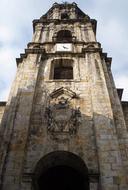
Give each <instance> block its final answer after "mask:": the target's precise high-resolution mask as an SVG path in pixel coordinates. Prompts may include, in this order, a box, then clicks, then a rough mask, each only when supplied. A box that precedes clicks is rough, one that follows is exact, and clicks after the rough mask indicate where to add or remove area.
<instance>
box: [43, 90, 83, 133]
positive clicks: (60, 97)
mask: <svg viewBox="0 0 128 190" xmlns="http://www.w3.org/2000/svg"><path fill="white" fill-rule="evenodd" d="M75 97H76V94H75V93H74V92H72V91H70V90H68V89H65V88H60V89H58V90H57V91H54V92H53V93H52V94H51V100H50V103H49V106H48V107H47V108H46V118H47V130H48V132H51V133H58V132H59V133H62V132H63V133H69V134H71V135H73V134H76V132H77V131H78V127H79V125H80V120H81V113H80V108H79V107H78V108H74V107H73V104H72V100H73V99H74V98H75Z"/></svg>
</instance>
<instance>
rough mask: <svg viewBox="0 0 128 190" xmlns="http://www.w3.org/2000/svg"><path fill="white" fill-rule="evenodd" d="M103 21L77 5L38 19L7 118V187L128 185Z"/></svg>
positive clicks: (108, 188)
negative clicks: (101, 34)
mask: <svg viewBox="0 0 128 190" xmlns="http://www.w3.org/2000/svg"><path fill="white" fill-rule="evenodd" d="M96 24H97V22H96V20H94V19H90V17H89V16H88V15H86V14H85V13H83V12H82V11H81V10H80V9H79V8H78V6H77V5H76V3H71V4H69V3H62V4H58V3H54V4H53V6H52V7H51V8H50V10H49V11H48V12H47V13H46V14H45V15H43V16H42V17H41V18H40V19H38V20H34V21H33V31H34V34H33V39H32V42H30V43H29V44H28V46H27V49H25V53H24V54H21V56H20V58H18V59H16V61H17V67H18V69H17V74H16V78H15V81H14V83H13V85H12V88H11V92H10V96H9V100H8V102H7V103H6V107H5V110H4V114H3V118H2V121H1V127H0V135H1V142H0V189H1V190H42V189H44V190H51V189H53V190H54V189H55V190H128V130H127V126H128V123H127V122H126V121H125V117H124V113H123V109H122V103H121V100H120V96H119V94H120V92H121V90H117V89H116V87H115V84H114V81H113V77H112V73H111V58H109V57H107V54H106V53H103V51H102V48H101V44H100V43H99V42H97V41H96ZM126 104H127V103H126ZM127 106H128V104H127ZM127 108H128V107H127ZM127 113H128V112H127Z"/></svg>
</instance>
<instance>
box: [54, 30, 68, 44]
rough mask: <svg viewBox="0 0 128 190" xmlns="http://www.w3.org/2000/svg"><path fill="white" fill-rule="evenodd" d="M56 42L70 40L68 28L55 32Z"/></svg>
mask: <svg viewBox="0 0 128 190" xmlns="http://www.w3.org/2000/svg"><path fill="white" fill-rule="evenodd" d="M57 42H72V33H71V31H70V30H60V31H59V32H58V33H57Z"/></svg>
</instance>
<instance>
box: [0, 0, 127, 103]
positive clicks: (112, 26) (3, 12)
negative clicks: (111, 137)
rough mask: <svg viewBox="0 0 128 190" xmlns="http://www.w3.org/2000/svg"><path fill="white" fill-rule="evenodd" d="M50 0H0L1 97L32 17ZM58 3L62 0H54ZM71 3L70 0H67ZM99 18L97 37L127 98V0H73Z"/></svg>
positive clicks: (7, 87)
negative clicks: (110, 60) (109, 58)
mask: <svg viewBox="0 0 128 190" xmlns="http://www.w3.org/2000/svg"><path fill="white" fill-rule="evenodd" d="M54 2H55V1H53V0H11V1H10V0H0V101H4V100H7V97H8V93H9V90H10V85H11V83H12V81H13V80H14V76H15V73H16V61H15V58H17V57H19V55H20V53H23V52H24V49H25V48H26V45H27V43H28V42H30V41H31V39H32V20H34V19H38V18H39V17H40V16H41V15H43V14H45V13H46V12H47V10H48V9H49V8H50V7H51V6H52V4H53V3H54ZM56 2H58V3H61V2H63V1H56ZM68 2H70V3H72V2H73V1H71V0H69V1H68ZM75 2H76V3H77V4H78V6H79V7H80V8H81V9H82V10H83V11H84V12H85V13H86V14H88V15H89V16H90V17H91V18H95V19H96V20H97V21H98V26H97V41H99V42H100V43H101V44H102V48H103V50H104V52H107V53H108V56H110V57H112V58H113V62H112V71H113V74H114V78H115V83H116V86H117V87H118V88H124V95H123V100H128V45H127V44H128V21H127V19H128V11H127V9H128V0H76V1H75Z"/></svg>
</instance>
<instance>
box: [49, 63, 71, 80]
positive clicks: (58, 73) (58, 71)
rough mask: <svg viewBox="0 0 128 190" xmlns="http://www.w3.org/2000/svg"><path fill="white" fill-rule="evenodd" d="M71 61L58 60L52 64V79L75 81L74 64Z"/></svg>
mask: <svg viewBox="0 0 128 190" xmlns="http://www.w3.org/2000/svg"><path fill="white" fill-rule="evenodd" d="M72 62H73V61H72V60H69V59H56V60H54V61H53V62H52V67H51V78H52V79H55V80H59V79H73V64H72Z"/></svg>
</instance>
